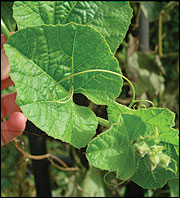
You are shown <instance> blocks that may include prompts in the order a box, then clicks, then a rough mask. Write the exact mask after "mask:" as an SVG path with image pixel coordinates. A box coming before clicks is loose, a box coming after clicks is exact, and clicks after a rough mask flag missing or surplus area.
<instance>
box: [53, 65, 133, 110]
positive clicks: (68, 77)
mask: <svg viewBox="0 0 180 198" xmlns="http://www.w3.org/2000/svg"><path fill="white" fill-rule="evenodd" d="M90 72H106V73H110V74H114V75H116V76H120V77H122V78H124V79H125V80H126V81H127V82H128V83H129V85H130V86H131V88H132V92H133V96H132V100H131V103H130V104H129V107H131V106H132V105H133V103H134V102H135V89H134V86H133V84H132V83H131V81H130V80H129V79H128V78H126V77H125V76H123V75H122V74H119V73H117V72H113V71H109V70H104V69H91V70H86V71H81V72H78V73H74V74H72V75H70V76H67V77H65V78H63V79H62V80H60V81H59V82H57V83H56V84H55V85H54V87H53V89H52V92H51V97H52V98H53V100H54V101H55V102H58V103H66V102H68V101H69V100H71V99H72V96H73V92H74V87H73V82H72V89H71V95H70V97H69V98H68V99H67V100H65V101H62V99H61V100H56V99H55V98H54V96H53V92H54V90H55V88H56V86H57V85H59V84H60V83H62V82H64V81H65V80H67V79H70V78H72V77H74V76H78V75H80V74H85V73H90ZM65 98H66V97H65ZM63 99H64V98H63Z"/></svg>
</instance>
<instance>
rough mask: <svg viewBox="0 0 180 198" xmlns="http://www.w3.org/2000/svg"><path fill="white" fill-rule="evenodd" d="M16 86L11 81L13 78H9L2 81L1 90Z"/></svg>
mask: <svg viewBox="0 0 180 198" xmlns="http://www.w3.org/2000/svg"><path fill="white" fill-rule="evenodd" d="M12 85H14V82H13V81H12V80H11V78H10V77H9V78H7V79H5V80H2V81H1V90H3V89H7V88H8V87H10V86H12Z"/></svg>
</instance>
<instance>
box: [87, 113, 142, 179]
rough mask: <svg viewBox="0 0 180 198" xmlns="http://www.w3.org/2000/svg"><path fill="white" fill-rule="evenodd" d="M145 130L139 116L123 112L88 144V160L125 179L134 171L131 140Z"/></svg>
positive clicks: (133, 153)
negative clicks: (109, 126) (115, 121)
mask: <svg viewBox="0 0 180 198" xmlns="http://www.w3.org/2000/svg"><path fill="white" fill-rule="evenodd" d="M145 130H146V127H145V124H144V122H143V121H142V120H141V118H139V117H137V116H135V115H132V114H129V113H124V114H121V116H120V117H119V120H118V123H117V124H114V125H112V126H111V128H110V129H109V130H107V131H106V132H104V133H102V134H100V135H98V136H97V137H96V138H94V139H93V140H92V141H91V142H90V143H89V145H88V148H87V154H86V156H87V158H88V160H89V162H90V163H91V164H92V165H93V166H95V167H98V168H100V169H103V170H109V171H117V177H118V178H119V179H122V180H127V179H129V178H130V177H132V175H133V174H134V173H135V166H136V161H135V150H134V146H133V141H134V140H136V139H137V138H138V137H139V136H140V135H142V134H144V133H145Z"/></svg>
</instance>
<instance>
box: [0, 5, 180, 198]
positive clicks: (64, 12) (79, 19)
mask: <svg viewBox="0 0 180 198" xmlns="http://www.w3.org/2000/svg"><path fill="white" fill-rule="evenodd" d="M149 5H151V6H149V7H148V6H147V4H144V3H142V7H143V10H144V12H145V11H147V10H148V9H149V8H150V10H148V11H147V12H148V14H150V15H149V19H150V20H154V19H156V17H159V14H160V13H161V11H162V6H163V9H165V7H164V5H166V3H163V4H162V5H159V4H158V2H156V5H157V6H155V4H154V2H151V3H149ZM154 6H155V7H156V8H157V12H154V11H153V9H152V7H154ZM147 8H148V9H147ZM13 11H14V12H13V14H14V15H13V16H14V18H15V19H16V22H17V25H18V28H19V30H18V31H17V32H16V33H15V34H13V35H12V36H11V37H10V38H9V39H8V42H7V44H6V45H4V47H5V51H6V54H7V55H8V58H9V61H10V67H11V71H10V76H11V78H12V80H13V81H14V82H15V88H16V90H17V100H16V102H17V104H18V106H19V107H20V108H21V110H22V111H23V113H24V115H25V116H26V117H27V118H28V119H29V120H31V121H32V122H33V123H34V124H35V125H36V126H37V127H39V128H40V129H42V130H43V131H45V132H46V133H47V134H48V135H49V136H51V137H53V138H55V139H59V140H62V141H63V142H67V143H69V144H71V145H73V146H74V147H76V148H81V147H85V146H87V149H86V157H87V159H88V161H89V164H90V169H89V170H88V172H86V171H85V170H84V169H82V170H81V172H78V173H75V174H73V176H72V179H73V181H75V182H76V183H77V184H78V185H80V186H82V188H83V190H82V191H81V192H79V191H76V190H77V189H76V188H75V187H74V185H73V184H72V183H70V180H71V179H69V178H68V177H67V174H64V173H62V172H60V173H59V175H57V177H58V178H59V177H62V178H63V181H61V182H59V185H60V186H61V187H62V188H63V190H59V191H54V195H55V196H56V195H57V194H58V193H59V194H60V195H62V196H73V195H74V194H73V193H75V194H76V195H77V196H78V195H79V196H88V194H91V195H92V196H106V195H107V194H108V193H107V189H105V186H104V185H103V182H102V175H103V174H102V170H107V171H110V172H112V171H113V172H115V173H116V177H117V178H118V179H120V180H123V181H126V180H132V181H134V182H135V183H136V184H138V185H139V186H141V187H142V188H144V189H155V188H162V187H163V186H164V185H165V184H166V183H167V181H168V180H169V181H171V180H172V181H173V179H176V178H177V177H178V176H179V162H178V159H179V158H178V156H179V150H178V145H179V137H178V130H177V129H175V128H173V127H174V125H175V123H174V122H175V114H174V113H173V112H172V111H170V110H169V109H167V108H157V107H150V108H144V109H141V108H139V109H137V110H135V109H131V108H129V107H127V106H125V105H121V104H118V103H117V102H115V99H116V98H117V97H118V96H119V95H120V93H121V94H122V85H123V80H122V77H123V76H122V72H121V70H120V69H119V65H118V62H117V60H116V59H115V57H114V53H115V51H116V49H117V48H118V46H119V44H120V43H121V42H122V40H123V39H124V37H125V33H126V32H127V29H128V27H129V24H130V20H131V17H132V9H131V7H130V6H129V3H128V2H105V1H102V2H100V1H99V2H98V1H97V2H93V1H92V2H83V1H80V2H74V1H69V2H64V1H47V2H41V1H35V2H33V1H27V2H25V1H24V2H21V1H17V2H15V4H14V6H13ZM154 15H155V16H154ZM124 46H125V47H123V50H122V54H121V53H119V57H120V58H122V63H123V65H124V67H123V69H125V71H126V72H127V73H128V72H129V71H130V70H129V68H128V67H130V68H131V69H132V68H133V70H134V71H133V72H134V73H135V74H136V75H137V78H138V81H137V82H134V84H135V88H136V89H137V92H138V94H139V95H140V97H142V96H143V95H144V94H146V93H148V94H149V95H150V97H151V98H155V97H157V96H162V95H163V94H164V90H165V84H164V81H165V76H164V75H163V74H164V73H165V72H166V70H164V68H163V66H162V64H161V60H160V59H158V56H156V55H154V54H144V53H139V52H136V53H134V54H133V55H132V56H130V55H129V54H130V53H129V52H128V49H127V52H126V47H127V45H124ZM126 53H127V54H128V56H127V58H128V66H126V63H125V61H126ZM156 58H157V59H158V60H156V61H155V59H156ZM120 66H121V64H120ZM150 67H151V68H150ZM98 69H99V71H98ZM95 70H96V71H95ZM103 70H104V71H103ZM105 71H106V72H105ZM128 76H129V73H128ZM123 78H125V77H123ZM128 82H129V81H128ZM130 85H131V83H130ZM142 87H143V88H142ZM131 88H132V93H133V100H132V101H131V103H130V107H131V105H132V104H133V103H135V102H137V101H138V100H137V101H136V100H134V97H135V90H134V87H133V85H131ZM73 94H83V95H85V96H86V97H87V99H88V100H91V101H92V102H93V103H95V104H96V105H107V112H108V120H109V122H108V121H104V122H106V124H104V125H105V127H106V128H107V126H108V128H109V129H107V130H106V128H105V129H103V130H104V132H102V130H101V131H100V132H101V134H98V135H97V136H96V137H95V138H94V139H92V138H93V136H95V134H96V129H97V126H98V121H99V120H100V119H98V118H97V117H96V115H97V112H95V113H96V114H95V113H94V112H93V111H92V110H91V109H90V108H88V107H84V106H80V105H77V104H75V102H74V98H73ZM148 94H147V95H148ZM147 95H146V96H147ZM156 102H157V100H156ZM89 106H90V105H89ZM92 109H93V108H92ZM101 121H102V122H99V123H101V124H102V123H103V119H101ZM76 163H77V162H76ZM77 164H78V165H79V164H81V163H77ZM91 165H93V166H94V167H97V168H99V169H100V170H99V169H95V168H93V167H91ZM80 166H82V165H80ZM97 175H99V176H98V177H96V176H97ZM65 185H68V190H67V191H66V190H64V186H65ZM169 186H170V189H171V194H173V193H175V194H177V190H176V189H172V185H171V183H169ZM92 189H93V190H92ZM119 194H121V193H119Z"/></svg>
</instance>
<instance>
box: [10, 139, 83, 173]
mask: <svg viewBox="0 0 180 198" xmlns="http://www.w3.org/2000/svg"><path fill="white" fill-rule="evenodd" d="M13 143H14V145H15V147H16V149H17V150H18V151H19V152H20V153H21V154H23V155H24V156H25V157H27V158H30V159H33V160H42V159H45V158H47V159H48V160H49V161H50V162H51V164H53V165H54V166H56V167H57V168H59V169H60V170H65V171H77V170H79V168H78V167H72V168H69V167H68V166H67V164H66V163H64V162H63V161H62V160H61V159H59V158H58V157H56V156H55V155H52V154H50V153H47V154H44V155H31V154H29V153H26V152H25V151H24V150H23V149H22V148H21V147H20V146H19V144H18V140H14V141H13ZM52 159H55V160H56V161H57V162H59V163H60V164H61V165H62V166H64V167H60V166H59V165H58V164H56V163H55V162H54V161H53V160H52Z"/></svg>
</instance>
